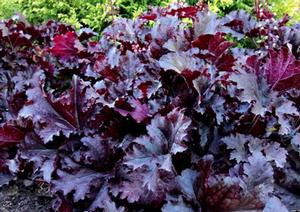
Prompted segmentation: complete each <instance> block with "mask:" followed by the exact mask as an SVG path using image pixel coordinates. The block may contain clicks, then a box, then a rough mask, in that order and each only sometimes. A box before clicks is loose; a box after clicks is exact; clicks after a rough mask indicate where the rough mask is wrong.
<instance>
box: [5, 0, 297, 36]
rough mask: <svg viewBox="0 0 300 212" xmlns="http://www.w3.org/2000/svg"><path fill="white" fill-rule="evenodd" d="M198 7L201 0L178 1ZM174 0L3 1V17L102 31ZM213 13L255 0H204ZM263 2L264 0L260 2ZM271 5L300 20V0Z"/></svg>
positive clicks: (250, 5) (279, 12)
mask: <svg viewBox="0 0 300 212" xmlns="http://www.w3.org/2000/svg"><path fill="white" fill-rule="evenodd" d="M178 1H185V2H187V3H188V4H190V5H195V4H196V3H197V2H198V1H199V0H178ZM171 2H172V0H0V18H2V19H6V18H9V17H11V16H12V15H13V14H14V13H15V12H20V13H22V14H23V15H24V16H25V17H26V18H27V20H28V21H30V22H32V23H43V22H45V21H47V20H49V19H54V20H58V21H62V22H65V23H68V24H71V25H73V26H75V27H76V28H77V29H78V28H80V27H89V28H92V29H93V30H95V31H98V32H101V31H102V30H103V28H104V27H106V26H107V25H108V24H109V23H111V21H112V20H113V19H114V18H116V17H118V16H121V17H126V18H135V17H137V16H138V15H140V14H141V13H142V12H143V11H145V10H146V9H147V8H148V7H149V5H153V6H157V5H159V6H166V5H168V4H169V3H171ZM205 2H207V3H208V4H209V6H210V8H211V10H212V11H214V12H216V13H218V14H219V15H220V16H224V15H225V14H227V13H228V12H230V11H232V10H238V9H243V10H246V11H248V12H251V11H253V7H254V2H255V0H205ZM261 2H263V0H261ZM268 2H269V4H270V5H269V6H270V8H271V10H272V11H273V12H275V13H276V14H277V16H278V17H282V16H283V15H284V14H285V13H288V14H289V15H290V16H291V17H292V18H293V21H292V23H295V22H296V21H300V5H299V4H300V3H299V0H284V1H283V0H269V1H268Z"/></svg>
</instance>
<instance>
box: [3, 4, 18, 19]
mask: <svg viewBox="0 0 300 212" xmlns="http://www.w3.org/2000/svg"><path fill="white" fill-rule="evenodd" d="M19 11H20V8H19V5H18V3H17V0H1V1H0V19H1V18H2V19H7V18H10V17H11V16H12V15H13V14H14V13H16V12H19Z"/></svg>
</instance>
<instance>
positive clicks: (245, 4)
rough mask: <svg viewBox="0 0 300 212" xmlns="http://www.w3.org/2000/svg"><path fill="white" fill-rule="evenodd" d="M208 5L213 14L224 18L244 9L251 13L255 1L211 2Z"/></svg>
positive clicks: (229, 0)
mask: <svg viewBox="0 0 300 212" xmlns="http://www.w3.org/2000/svg"><path fill="white" fill-rule="evenodd" d="M208 5H209V7H210V9H211V10H212V11H213V12H215V13H218V15H220V16H224V15H225V14H227V13H229V12H230V11H232V10H241V9H242V10H246V11H247V12H251V11H252V9H253V5H254V0H209V1H208Z"/></svg>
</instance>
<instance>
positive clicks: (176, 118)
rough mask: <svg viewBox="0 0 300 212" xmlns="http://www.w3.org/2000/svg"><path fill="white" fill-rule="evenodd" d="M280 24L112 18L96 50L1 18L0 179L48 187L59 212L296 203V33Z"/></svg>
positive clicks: (191, 12)
mask: <svg viewBox="0 0 300 212" xmlns="http://www.w3.org/2000/svg"><path fill="white" fill-rule="evenodd" d="M287 21H288V20H287V18H284V19H283V20H275V19H274V17H273V15H272V13H270V12H269V11H266V10H262V11H261V12H260V13H259V14H257V18H253V17H251V16H250V15H249V14H247V13H246V12H245V11H233V12H231V13H230V14H228V15H226V16H225V17H223V18H217V16H216V15H215V14H213V13H211V12H210V11H209V10H208V9H207V7H206V6H205V5H198V6H194V7H189V6H185V5H181V4H179V5H171V6H169V7H167V8H153V9H152V10H150V11H148V12H147V13H144V14H143V15H141V16H139V17H138V18H137V19H136V20H130V19H124V18H121V19H118V20H115V21H114V22H113V24H112V25H111V26H109V27H108V28H106V29H105V30H104V32H103V37H102V38H101V40H100V41H99V42H98V41H94V36H96V34H95V33H94V32H92V31H91V30H89V29H81V30H80V31H78V32H76V31H75V30H74V28H72V27H70V26H67V25H65V24H61V23H57V22H53V21H50V22H48V23H46V24H44V25H41V26H32V25H30V24H28V23H27V22H26V21H25V20H22V19H18V20H8V21H6V22H1V23H0V56H1V59H0V73H1V78H0V79H1V81H0V89H1V93H0V94H1V96H0V98H1V100H0V103H1V107H0V108H1V110H0V115H1V127H0V148H1V149H0V171H1V173H0V184H2V185H3V184H5V183H8V182H9V181H10V180H13V179H15V178H19V179H22V178H29V179H32V180H34V181H36V182H44V183H48V184H49V185H50V186H51V191H52V192H53V194H55V195H56V196H57V199H56V200H55V201H54V202H53V208H54V210H57V211H71V210H72V209H74V210H75V211H76V210H79V211H83V210H88V211H96V210H104V211H128V210H129V211H140V210H143V209H147V210H162V211H199V210H201V211H232V210H264V211H265V212H271V211H274V210H275V211H288V210H292V209H297V208H300V201H299V199H300V198H299V195H300V194H299V191H300V189H299V188H300V187H299V186H300V173H299V170H300V169H299V165H300V164H299V162H300V155H299V154H300V134H299V132H298V131H299V126H300V116H299V109H300V101H299V100H300V92H299V86H300V83H299V82H300V51H299V44H300V37H299V34H300V27H299V25H294V26H285V24H286V22H287ZM229 40H230V41H229ZM232 40H236V41H240V40H247V41H248V42H252V43H253V48H252V49H249V48H248V49H247V48H242V47H240V46H237V45H236V44H235V43H234V42H231V41H232Z"/></svg>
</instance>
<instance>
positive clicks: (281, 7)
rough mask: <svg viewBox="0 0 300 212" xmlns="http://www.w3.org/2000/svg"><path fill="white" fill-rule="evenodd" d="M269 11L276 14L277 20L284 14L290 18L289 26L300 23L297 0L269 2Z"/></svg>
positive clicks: (299, 9) (299, 10)
mask: <svg viewBox="0 0 300 212" xmlns="http://www.w3.org/2000/svg"><path fill="white" fill-rule="evenodd" d="M269 4H270V8H271V10H272V11H273V12H274V13H276V15H277V17H278V18H281V17H283V16H284V15H285V14H288V15H289V16H291V18H292V20H291V24H293V23H296V22H299V21H300V2H299V0H269Z"/></svg>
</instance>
